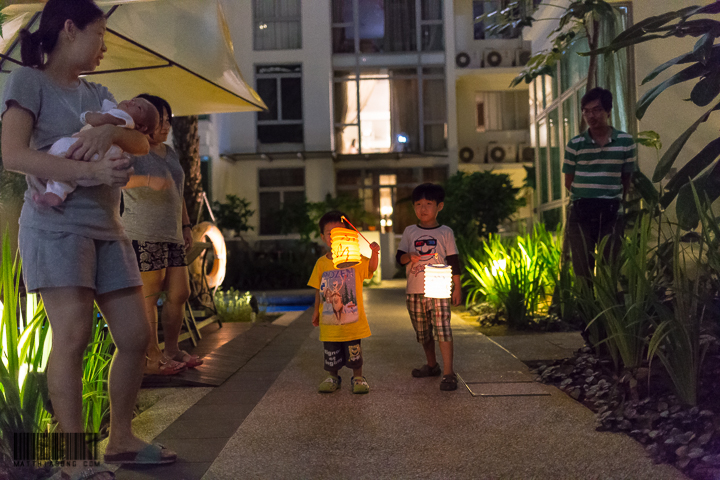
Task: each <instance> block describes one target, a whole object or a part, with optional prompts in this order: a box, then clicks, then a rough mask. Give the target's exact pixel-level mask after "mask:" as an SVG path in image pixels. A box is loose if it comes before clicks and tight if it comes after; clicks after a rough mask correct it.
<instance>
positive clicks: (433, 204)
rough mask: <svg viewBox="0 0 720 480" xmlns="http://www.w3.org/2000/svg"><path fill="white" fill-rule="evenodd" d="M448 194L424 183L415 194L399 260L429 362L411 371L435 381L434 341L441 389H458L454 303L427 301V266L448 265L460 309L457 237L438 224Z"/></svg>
mask: <svg viewBox="0 0 720 480" xmlns="http://www.w3.org/2000/svg"><path fill="white" fill-rule="evenodd" d="M444 200H445V190H443V188H442V187H441V186H440V185H435V184H432V183H423V184H422V185H418V186H417V187H415V190H413V193H412V202H413V208H414V209H415V215H416V216H417V218H418V224H417V225H410V226H409V227H407V228H406V229H405V231H404V232H403V235H402V239H401V240H400V245H399V247H398V251H397V255H396V259H397V261H398V263H399V264H400V265H402V266H405V270H406V273H407V290H406V293H407V299H406V300H407V308H408V312H409V313H410V320H411V321H412V324H413V328H414V329H415V335H416V338H417V341H418V342H419V343H420V344H421V345H422V346H423V350H424V351H425V357H426V358H427V364H426V365H423V366H422V367H420V368H415V369H413V371H412V376H413V377H418V378H419V377H436V376H439V375H440V372H441V370H440V365H438V363H437V358H436V356H435V337H437V338H438V340H439V342H440V353H441V354H442V359H443V378H442V380H441V382H440V390H456V389H457V376H456V375H455V371H454V369H453V342H452V329H451V328H450V301H449V300H450V299H447V298H425V294H424V292H425V265H434V264H446V265H450V266H451V267H452V279H453V291H452V304H453V305H460V302H461V292H460V259H459V256H458V250H457V246H456V245H455V235H454V234H453V231H452V229H451V228H450V227H448V226H446V225H440V224H439V223H438V221H437V214H438V212H440V210H442V209H443V206H444V204H443V201H444Z"/></svg>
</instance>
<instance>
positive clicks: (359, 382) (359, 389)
mask: <svg viewBox="0 0 720 480" xmlns="http://www.w3.org/2000/svg"><path fill="white" fill-rule="evenodd" d="M350 383H351V384H352V392H353V393H361V394H362V393H368V392H369V391H370V385H368V383H367V380H365V377H352V379H351V380H350Z"/></svg>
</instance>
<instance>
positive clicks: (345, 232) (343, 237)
mask: <svg viewBox="0 0 720 480" xmlns="http://www.w3.org/2000/svg"><path fill="white" fill-rule="evenodd" d="M330 245H331V247H330V249H331V250H332V260H333V265H335V268H348V267H352V266H353V265H357V264H358V263H360V242H359V241H358V233H357V232H356V231H355V230H350V229H348V228H339V227H338V228H333V229H332V230H331V231H330Z"/></svg>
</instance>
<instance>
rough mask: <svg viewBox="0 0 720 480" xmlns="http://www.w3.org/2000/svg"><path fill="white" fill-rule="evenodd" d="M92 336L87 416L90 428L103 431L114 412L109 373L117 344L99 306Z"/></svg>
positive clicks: (86, 368) (86, 387) (86, 360)
mask: <svg viewBox="0 0 720 480" xmlns="http://www.w3.org/2000/svg"><path fill="white" fill-rule="evenodd" d="M90 338H91V341H90V345H88V348H87V349H86V350H85V356H84V358H83V379H82V380H83V417H84V419H85V429H86V431H89V432H92V433H100V430H101V429H102V427H103V426H104V424H105V423H106V421H107V418H108V415H109V414H110V396H109V395H108V374H109V372H110V363H111V362H112V355H113V351H114V349H115V344H114V343H113V341H112V337H111V336H110V331H109V330H108V328H107V325H106V324H105V319H104V318H103V317H102V315H101V314H100V310H99V309H98V307H97V305H95V308H94V312H93V324H92V331H91V336H90Z"/></svg>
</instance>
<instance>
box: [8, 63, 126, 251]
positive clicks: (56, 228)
mask: <svg viewBox="0 0 720 480" xmlns="http://www.w3.org/2000/svg"><path fill="white" fill-rule="evenodd" d="M103 100H110V101H112V102H115V99H114V98H113V96H112V94H110V92H109V91H108V89H107V88H105V87H103V86H102V85H98V84H97V83H92V82H88V81H86V80H83V79H80V82H79V85H78V86H77V87H73V88H66V87H62V86H60V85H58V84H56V83H55V82H54V81H53V80H52V79H50V77H48V76H47V75H46V74H45V73H44V72H43V71H42V70H38V69H35V68H31V67H22V68H19V69H17V70H15V71H13V72H12V73H11V74H10V76H9V77H8V79H7V83H6V84H5V90H4V91H3V101H2V112H1V113H0V115H4V114H5V112H6V111H7V109H8V102H10V101H14V102H17V104H19V105H20V106H21V107H22V108H24V109H26V110H27V111H29V112H30V113H31V114H32V115H33V117H34V120H35V122H34V125H33V131H32V136H31V138H30V147H31V148H34V149H36V150H41V151H47V150H49V149H50V146H51V145H52V144H53V143H54V142H55V141H56V140H58V139H60V138H62V137H70V136H72V135H73V134H75V133H77V132H78V131H80V129H81V128H82V126H83V125H82V123H81V122H80V114H81V113H82V112H87V111H92V112H96V111H99V110H100V109H101V107H102V103H103ZM20 225H23V226H26V227H32V228H37V229H40V230H49V231H53V232H68V233H74V234H77V235H81V236H84V237H89V238H95V239H98V240H119V239H122V238H125V235H124V233H123V228H122V224H121V223H120V189H119V188H117V187H110V186H108V185H99V186H96V187H78V188H77V189H76V190H75V191H74V192H72V193H70V194H69V195H68V196H67V198H66V199H65V201H64V202H63V203H62V204H61V205H59V206H57V207H52V208H48V207H40V206H38V205H36V204H35V202H34V201H33V200H32V195H31V193H30V191H29V190H28V191H26V192H25V203H24V204H23V208H22V213H21V214H20Z"/></svg>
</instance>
